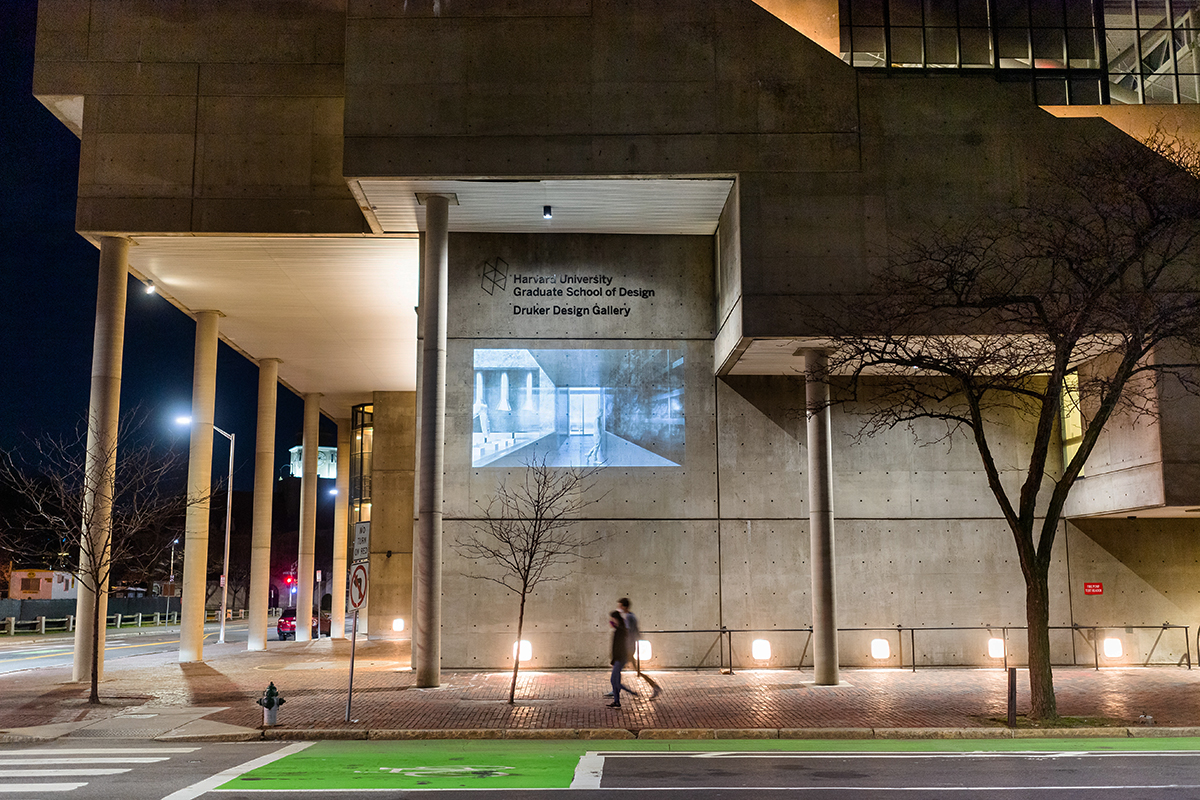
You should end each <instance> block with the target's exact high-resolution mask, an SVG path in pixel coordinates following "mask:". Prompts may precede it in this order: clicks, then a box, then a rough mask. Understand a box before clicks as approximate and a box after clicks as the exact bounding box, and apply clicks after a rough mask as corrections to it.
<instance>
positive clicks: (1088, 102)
mask: <svg viewBox="0 0 1200 800" xmlns="http://www.w3.org/2000/svg"><path fill="white" fill-rule="evenodd" d="M1067 89H1068V90H1069V91H1070V92H1071V97H1070V98H1069V99H1070V103H1071V105H1073V106H1095V105H1099V104H1100V81H1099V80H1097V79H1096V78H1071V79H1070V81H1069V82H1068V85H1067Z"/></svg>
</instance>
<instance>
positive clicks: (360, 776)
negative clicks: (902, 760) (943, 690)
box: [219, 737, 1200, 792]
mask: <svg viewBox="0 0 1200 800" xmlns="http://www.w3.org/2000/svg"><path fill="white" fill-rule="evenodd" d="M1181 750H1200V738H1184V737H1180V738H1164V739H1131V738H1120V739H1116V738H1113V739H1091V738H1085V739H916V740H906V739H849V740H828V739H824V740H823V739H715V740H714V739H707V740H629V739H624V740H621V739H617V740H611V739H592V740H579V739H566V740H563V739H556V740H537V741H529V740H511V739H506V740H497V739H487V740H478V739H475V740H462V739H424V740H416V741H397V740H378V741H372V740H366V741H364V740H358V741H326V742H317V743H316V744H314V745H312V746H311V747H309V748H307V749H305V750H303V751H302V752H299V753H295V754H293V755H290V756H287V757H285V758H282V759H279V760H278V761H274V762H272V763H270V764H267V765H265V766H262V767H259V768H257V769H255V770H252V771H250V772H247V773H245V774H244V775H240V776H238V777H237V778H234V779H233V780H230V781H229V782H227V783H225V784H223V785H222V786H220V787H219V788H220V790H222V791H229V790H240V791H281V790H288V791H297V792H298V791H322V790H325V791H328V790H343V791H344V790H356V789H358V790H371V789H566V788H569V787H570V785H571V781H572V779H573V778H574V776H575V768H576V766H578V764H579V760H580V758H582V757H583V756H584V755H585V754H586V753H589V752H604V753H616V752H662V753H673V752H729V753H743V752H768V753H769V752H812V753H818V752H820V753H880V752H898V753H964V752H1096V751H1114V752H1140V751H1181Z"/></svg>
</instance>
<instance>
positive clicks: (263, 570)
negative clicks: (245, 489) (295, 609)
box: [246, 358, 279, 650]
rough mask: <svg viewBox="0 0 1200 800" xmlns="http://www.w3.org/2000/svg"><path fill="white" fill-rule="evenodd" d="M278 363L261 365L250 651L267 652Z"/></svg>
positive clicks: (272, 360)
mask: <svg viewBox="0 0 1200 800" xmlns="http://www.w3.org/2000/svg"><path fill="white" fill-rule="evenodd" d="M278 384H279V359H277V358H264V359H263V360H261V361H259V362H258V426H257V431H256V434H255V437H256V438H255V447H254V534H253V538H252V539H251V541H250V632H249V636H248V637H247V639H246V649H247V650H266V649H267V605H268V604H269V603H270V600H271V508H272V505H273V500H274V495H275V403H276V392H277V389H278Z"/></svg>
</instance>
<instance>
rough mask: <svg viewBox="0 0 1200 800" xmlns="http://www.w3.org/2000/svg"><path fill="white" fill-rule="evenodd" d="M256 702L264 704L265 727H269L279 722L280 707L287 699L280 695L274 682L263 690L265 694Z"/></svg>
mask: <svg viewBox="0 0 1200 800" xmlns="http://www.w3.org/2000/svg"><path fill="white" fill-rule="evenodd" d="M254 702H256V703H258V704H259V705H260V706H262V710H263V727H265V728H269V727H271V726H272V725H277V724H278V721H277V720H278V717H279V707H280V706H281V705H283V704H284V703H286V702H287V701H286V700H284V699H283V698H282V697H280V696H279V690H278V689H276V688H275V684H274V682H272V683H271V685H270V686H268V687H267V690H266V691H265V692H263V696H262V697H260V698H258V699H257V700H255V701H254Z"/></svg>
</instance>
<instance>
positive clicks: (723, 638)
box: [641, 623, 1200, 674]
mask: <svg viewBox="0 0 1200 800" xmlns="http://www.w3.org/2000/svg"><path fill="white" fill-rule="evenodd" d="M1049 629H1050V630H1051V631H1070V632H1071V633H1072V639H1071V655H1072V658H1071V661H1069V662H1056V663H1054V664H1053V665H1054V666H1079V656H1078V651H1077V649H1076V637H1078V636H1083V637H1084V641H1085V642H1086V643H1087V644H1088V645H1089V646H1090V649H1091V651H1092V659H1091V662H1092V664H1093V666H1094V667H1095V669H1097V670H1099V669H1100V668H1101V663H1100V640H1101V636H1099V635H1097V634H1099V633H1100V632H1102V631H1111V630H1122V631H1128V632H1133V631H1138V630H1144V631H1158V636H1156V637H1155V639H1154V643H1153V644H1152V645H1151V646H1150V649H1149V651H1148V652H1147V654H1146V658H1145V660H1144V661H1142V662H1141V666H1143V667H1149V666H1180V665H1186V666H1187V668H1188V669H1191V668H1192V650H1191V636H1190V634H1189V630H1190V627H1189V626H1187V625H1172V624H1170V623H1163V624H1162V625H1051V626H1049ZM837 630H838V633H839V634H853V633H891V634H895V635H896V639H897V647H896V654H897V659H898V662H899V666H900V668H904V667H905V663H904V662H905V658H904V656H905V653H904V640H905V638H907V639H908V665H907V666H908V667H909V668H911V669H912V671H913V672H916V671H917V666H918V663H917V662H918V652H919V651H918V650H917V634H918V633H934V632H941V633H946V632H951V633H969V632H976V633H977V632H980V631H986V632H989V633H995V632H997V631H998V632H999V634H1000V635H999V637H996V638H1000V639H1002V640H1003V642H1004V653H1003V655H1002V656H998V657H996V658H991V657H989V658H988V661H992V662H995V665H996V666H997V667H1000V666H1003V667H1004V668H1006V669H1007V668H1008V667H1009V666H1010V663H1009V662H1010V653H1009V646H1008V642H1009V632H1010V631H1024V630H1027V628H1026V627H1025V626H1023V625H973V626H939V627H919V628H918V627H913V626H908V625H896V626H894V627H890V628H838V629H837ZM1175 630H1178V631H1182V633H1183V644H1184V655H1183V657H1182V658H1180V659H1179V660H1177V661H1160V662H1153V658H1154V653H1155V651H1156V650H1157V649H1158V646H1159V644H1160V643H1161V642H1162V639H1163V636H1164V635H1165V634H1166V633H1167V632H1168V631H1175ZM641 633H642V635H643V636H646V637H650V636H659V635H678V634H690V635H696V634H710V635H715V637H716V639H715V641H714V643H713V645H712V646H710V647H709V649H708V651H707V652H705V653H704V655H703V656H702V657H701V659H700V660H701V662H703V661H704V660H706V659H707V658H708V657H709V655H710V654H711V653H712V651H713V649H714V648H715V649H716V650H717V659H718V666H719V668H720V670H721V672H724V673H728V674H732V673H733V670H734V646H733V637H734V635H735V634H736V635H738V636H742V635H743V634H745V635H754V634H758V635H763V634H781V633H785V634H791V633H796V634H807V638H806V639H805V642H804V647H803V649H802V651H801V653H800V658H799V660H798V661H797V663H796V665H795V668H796V669H803V668H804V666H805V658H806V657H807V656H808V650H809V647H811V645H812V637H813V629H812V628H811V627H809V628H736V629H735V628H728V627H725V626H722V627H720V628H702V629H688V630H643V631H642V632H641ZM906 633H907V634H908V635H907V637H905V634H906ZM1086 633H1090V634H1091V635H1090V636H1086V635H1085V634H1086ZM1196 637H1197V640H1196V652H1197V656H1200V629H1198V630H1197V632H1196ZM1123 658H1124V657H1123ZM880 660H881V661H882V660H883V659H880ZM888 660H890V656H889V659H888ZM971 665H972V666H977V664H971ZM1128 665H1129V661H1128V660H1124V661H1122V662H1121V663H1114V664H1112V665H1111V666H1113V667H1122V666H1128ZM785 666H786V667H787V668H790V665H785ZM809 666H811V664H809ZM923 666H926V667H935V668H936V667H939V666H940V667H948V666H963V665H962V664H936V663H929V662H926V663H924V664H923ZM742 668H743V667H742V666H740V665H739V666H738V669H742Z"/></svg>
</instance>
